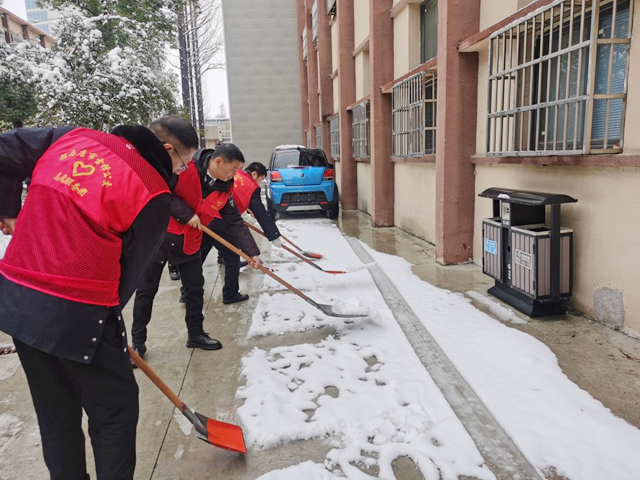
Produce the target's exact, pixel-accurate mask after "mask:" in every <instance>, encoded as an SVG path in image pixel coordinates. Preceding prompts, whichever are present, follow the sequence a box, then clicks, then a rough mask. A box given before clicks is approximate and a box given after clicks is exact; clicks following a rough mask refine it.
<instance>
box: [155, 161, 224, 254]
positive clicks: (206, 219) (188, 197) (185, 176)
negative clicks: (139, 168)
mask: <svg viewBox="0 0 640 480" xmlns="http://www.w3.org/2000/svg"><path fill="white" fill-rule="evenodd" d="M173 193H174V194H176V195H177V196H178V197H180V198H181V199H182V200H183V201H184V202H185V203H186V204H187V205H189V208H191V210H193V211H194V212H196V214H197V215H198V217H200V222H201V223H202V224H203V225H209V223H211V221H212V220H213V219H214V218H222V216H221V215H220V211H219V210H220V209H221V208H222V207H224V206H225V204H226V203H227V201H228V200H229V195H230V194H229V193H226V192H212V193H211V194H210V195H209V196H208V197H207V198H205V199H204V200H203V199H202V186H201V185H200V176H199V175H198V169H197V168H196V165H195V164H194V163H193V162H190V163H189V168H188V169H187V170H186V171H185V172H183V173H181V174H180V176H179V177H178V183H177V184H176V187H175V188H174V190H173ZM167 231H168V232H169V233H173V234H174V235H184V246H183V251H184V253H185V254H187V255H193V254H195V253H197V252H198V251H199V250H200V245H201V244H202V231H200V230H198V229H197V228H192V227H190V226H189V225H186V224H185V225H183V224H181V223H180V222H178V221H177V220H176V219H175V218H173V217H171V219H170V220H169V228H168V229H167Z"/></svg>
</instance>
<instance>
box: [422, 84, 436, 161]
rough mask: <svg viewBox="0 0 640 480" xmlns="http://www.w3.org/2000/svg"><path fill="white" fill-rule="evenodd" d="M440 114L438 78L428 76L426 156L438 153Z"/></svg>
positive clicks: (425, 123)
mask: <svg viewBox="0 0 640 480" xmlns="http://www.w3.org/2000/svg"><path fill="white" fill-rule="evenodd" d="M437 114H438V76H437V75H436V74H435V73H430V74H426V76H425V82H424V154H425V155H435V153H436V118H437V116H438V115H437Z"/></svg>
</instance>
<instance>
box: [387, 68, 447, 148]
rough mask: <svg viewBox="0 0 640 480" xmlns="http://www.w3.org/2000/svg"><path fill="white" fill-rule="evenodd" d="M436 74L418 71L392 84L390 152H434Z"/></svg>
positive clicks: (436, 96)
mask: <svg viewBox="0 0 640 480" xmlns="http://www.w3.org/2000/svg"><path fill="white" fill-rule="evenodd" d="M437 98H438V95H437V75H436V74H435V73H419V74H416V75H414V76H412V77H410V78H408V79H406V80H404V81H403V82H402V83H399V84H398V85H396V86H395V87H393V100H392V108H393V156H394V157H412V156H418V157H419V156H422V155H434V154H435V153H436V114H437Z"/></svg>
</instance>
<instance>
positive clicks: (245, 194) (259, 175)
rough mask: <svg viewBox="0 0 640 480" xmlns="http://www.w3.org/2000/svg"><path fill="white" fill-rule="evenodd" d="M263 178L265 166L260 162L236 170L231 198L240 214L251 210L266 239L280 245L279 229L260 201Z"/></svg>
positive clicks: (265, 170) (264, 176)
mask: <svg viewBox="0 0 640 480" xmlns="http://www.w3.org/2000/svg"><path fill="white" fill-rule="evenodd" d="M265 178H267V167H265V166H264V165H263V164H262V163H260V162H253V163H252V164H250V165H249V166H248V167H247V168H245V169H244V170H238V173H236V176H235V178H234V182H233V199H234V201H235V202H236V205H237V207H238V210H239V211H240V214H243V213H244V212H246V211H247V210H251V212H252V213H253V215H254V217H256V220H258V223H259V224H260V226H261V227H262V230H263V231H264V234H265V235H266V236H267V240H269V241H270V242H271V243H272V244H273V245H275V246H276V247H281V246H282V241H281V240H280V231H279V230H278V227H277V226H276V222H275V220H274V218H273V217H272V216H271V215H270V214H269V212H267V209H266V208H264V203H262V198H261V189H260V184H261V183H262V182H263V181H264V179H265Z"/></svg>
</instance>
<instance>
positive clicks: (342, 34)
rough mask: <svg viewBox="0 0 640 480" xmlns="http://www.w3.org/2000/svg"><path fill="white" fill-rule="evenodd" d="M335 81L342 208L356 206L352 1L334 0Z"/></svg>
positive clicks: (356, 170)
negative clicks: (338, 99)
mask: <svg viewBox="0 0 640 480" xmlns="http://www.w3.org/2000/svg"><path fill="white" fill-rule="evenodd" d="M338 48H339V49H340V60H339V63H338V83H339V85H340V176H341V177H342V178H341V184H342V191H341V192H340V197H341V199H342V209H343V210H356V209H357V208H358V169H357V165H356V162H355V160H354V159H353V144H352V143H351V139H352V137H353V125H352V123H351V112H349V111H348V110H347V107H348V106H349V105H351V104H352V103H354V102H355V101H356V64H355V60H354V59H353V50H354V49H355V45H354V36H353V0H338Z"/></svg>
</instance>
